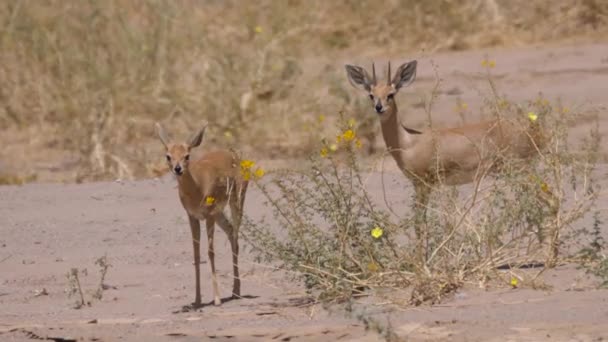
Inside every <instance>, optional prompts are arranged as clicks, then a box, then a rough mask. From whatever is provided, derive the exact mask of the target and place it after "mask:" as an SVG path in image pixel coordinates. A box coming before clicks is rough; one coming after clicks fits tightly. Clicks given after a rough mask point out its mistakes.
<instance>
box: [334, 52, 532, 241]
mask: <svg viewBox="0 0 608 342" xmlns="http://www.w3.org/2000/svg"><path fill="white" fill-rule="evenodd" d="M345 67H346V73H347V76H348V79H349V81H350V82H351V84H352V85H353V86H355V87H356V88H360V89H362V90H364V91H365V92H366V93H367V95H368V96H369V98H370V99H371V102H372V106H373V108H374V110H375V111H376V113H377V115H378V117H379V119H380V124H381V127H382V136H383V138H384V142H385V143H386V147H387V148H388V151H389V153H390V154H391V155H392V156H393V158H394V159H395V162H397V165H398V166H399V169H401V171H402V172H403V173H404V174H405V176H406V177H408V178H409V179H410V180H411V181H412V183H413V185H414V191H415V204H414V209H415V213H416V216H417V222H416V225H415V226H416V227H415V229H416V235H417V238H418V243H419V245H418V247H419V248H422V247H423V241H424V240H425V239H426V236H424V235H423V234H424V233H425V232H424V231H422V229H421V223H422V221H424V220H425V216H426V213H425V210H426V207H427V204H428V201H429V195H430V192H431V190H432V188H433V186H435V185H436V184H438V183H439V182H441V183H443V184H447V185H459V184H466V183H471V182H474V181H476V180H479V179H480V178H481V177H483V175H484V174H485V173H486V171H494V170H496V169H497V168H498V167H499V166H500V160H501V158H505V157H507V158H508V157H511V158H513V157H514V158H529V157H532V156H533V155H535V154H537V153H538V151H539V148H540V145H541V143H542V139H541V138H542V136H541V134H540V129H539V125H538V123H535V122H530V123H528V124H525V125H522V124H521V123H519V122H515V121H511V120H507V119H504V118H497V119H494V120H489V121H483V122H479V123H475V124H469V125H465V126H460V127H454V128H445V129H438V130H425V131H417V130H414V129H411V128H408V127H406V126H405V125H403V123H402V121H401V119H400V117H399V115H398V112H397V102H396V99H395V95H396V94H397V93H398V92H399V90H400V89H401V88H403V87H405V86H407V85H410V84H411V83H412V82H413V81H414V79H415V78H416V67H417V61H415V60H414V61H411V62H407V63H404V64H402V65H401V66H400V67H399V68H397V72H396V73H395V75H394V76H393V77H392V78H391V65H390V62H389V63H388V78H387V82H386V83H384V84H379V83H378V82H377V78H376V70H375V67H374V64H372V75H371V77H370V76H369V74H368V73H367V71H366V70H365V69H364V68H362V67H360V66H355V65H346V66H345Z"/></svg>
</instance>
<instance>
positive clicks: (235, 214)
mask: <svg viewBox="0 0 608 342" xmlns="http://www.w3.org/2000/svg"><path fill="white" fill-rule="evenodd" d="M156 128H157V133H158V136H159V138H160V140H161V141H162V143H163V145H165V148H166V151H167V164H168V166H169V168H170V169H171V171H172V172H173V173H174V174H175V175H176V177H177V183H178V192H179V199H180V201H181V203H182V206H183V207H184V209H185V210H186V213H187V214H188V220H189V223H190V229H191V232H192V240H193V248H194V269H195V276H196V282H195V286H196V293H195V299H194V303H193V304H192V306H193V307H195V308H196V307H199V306H201V290H200V235H201V232H200V221H205V223H206V230H207V242H208V255H209V263H210V265H211V279H212V284H213V299H214V303H215V305H220V304H221V299H220V294H219V288H218V283H217V275H216V270H215V251H214V247H213V237H214V231H215V223H217V224H218V225H219V226H220V228H222V230H223V231H224V232H225V233H226V234H227V235H228V239H229V240H230V246H231V249H232V258H233V260H232V262H233V272H234V282H233V288H232V296H233V297H240V295H241V294H240V292H241V282H240V278H239V268H238V256H239V244H238V233H239V227H240V223H241V219H242V216H243V204H244V201H245V193H246V191H247V185H248V182H247V181H246V180H244V179H243V177H242V175H241V172H240V171H241V169H240V160H239V158H238V157H237V156H236V155H235V154H234V153H233V152H230V151H225V150H218V151H213V152H208V153H206V154H204V155H202V156H195V157H192V158H191V157H190V154H191V152H195V151H193V148H195V147H197V146H198V145H200V143H201V141H202V137H203V134H204V130H205V127H203V128H202V129H201V130H200V131H198V132H197V133H195V134H194V135H193V136H192V138H191V139H190V142H188V143H174V142H170V141H169V139H168V135H167V134H166V132H165V131H164V129H163V127H162V126H161V125H160V124H158V123H157V124H156ZM178 170H179V172H178ZM208 197H212V198H213V199H214V201H213V203H211V204H210V203H207V198H208ZM227 204H228V205H229V207H230V211H231V219H232V222H230V221H229V220H228V219H227V218H226V216H225V214H224V208H225V207H226V205H227Z"/></svg>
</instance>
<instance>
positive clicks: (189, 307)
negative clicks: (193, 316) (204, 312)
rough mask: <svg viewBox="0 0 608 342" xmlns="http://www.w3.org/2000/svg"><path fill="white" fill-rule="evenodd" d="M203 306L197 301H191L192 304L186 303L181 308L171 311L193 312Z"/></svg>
mask: <svg viewBox="0 0 608 342" xmlns="http://www.w3.org/2000/svg"><path fill="white" fill-rule="evenodd" d="M202 307H203V304H201V303H200V302H199V303H196V302H195V303H192V304H188V305H184V306H182V308H181V309H180V310H177V311H174V312H173V313H182V312H195V311H199V309H200V308H202Z"/></svg>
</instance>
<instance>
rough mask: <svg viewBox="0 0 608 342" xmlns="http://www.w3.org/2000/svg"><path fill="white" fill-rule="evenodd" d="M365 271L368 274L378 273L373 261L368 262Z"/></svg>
mask: <svg viewBox="0 0 608 342" xmlns="http://www.w3.org/2000/svg"><path fill="white" fill-rule="evenodd" d="M367 270H368V271H370V272H378V264H376V263H375V262H373V261H370V263H369V264H367Z"/></svg>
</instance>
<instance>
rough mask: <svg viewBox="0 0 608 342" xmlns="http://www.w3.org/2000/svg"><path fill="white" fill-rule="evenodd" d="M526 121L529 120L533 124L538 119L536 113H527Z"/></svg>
mask: <svg viewBox="0 0 608 342" xmlns="http://www.w3.org/2000/svg"><path fill="white" fill-rule="evenodd" d="M528 119H530V121H532V122H534V121H536V120H537V119H538V115H536V113H534V112H529V113H528Z"/></svg>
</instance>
